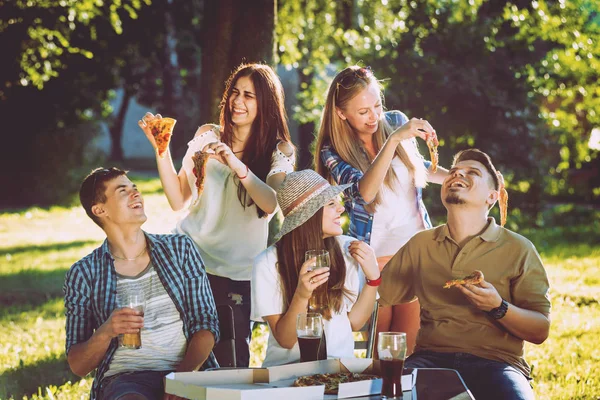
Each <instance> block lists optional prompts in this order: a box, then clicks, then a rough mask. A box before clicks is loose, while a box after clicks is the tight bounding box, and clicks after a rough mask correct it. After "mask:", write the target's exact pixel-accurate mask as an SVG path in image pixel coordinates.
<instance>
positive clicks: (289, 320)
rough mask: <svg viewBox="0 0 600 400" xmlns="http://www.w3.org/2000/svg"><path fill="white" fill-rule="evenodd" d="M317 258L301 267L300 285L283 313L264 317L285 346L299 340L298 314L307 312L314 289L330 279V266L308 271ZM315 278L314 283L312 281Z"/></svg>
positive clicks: (289, 345) (277, 338)
mask: <svg viewBox="0 0 600 400" xmlns="http://www.w3.org/2000/svg"><path fill="white" fill-rule="evenodd" d="M314 265H315V260H314V258H313V259H312V260H308V261H306V262H305V263H304V264H303V265H302V268H300V272H299V277H298V287H297V288H296V291H295V292H294V297H293V298H292V302H291V303H290V306H289V307H288V309H287V310H286V312H285V313H283V314H277V315H268V316H264V317H263V319H264V320H265V321H267V323H268V324H269V329H270V330H271V334H272V335H273V336H274V337H275V340H277V343H279V345H280V346H281V347H283V348H286V349H291V348H292V347H294V345H295V344H296V342H297V341H298V336H297V334H296V319H297V318H298V314H300V313H305V312H306V310H307V308H308V300H309V299H310V297H311V296H312V293H313V291H314V290H315V289H316V288H317V287H319V286H321V285H322V284H324V283H326V282H327V280H328V279H329V268H327V269H325V268H319V269H318V270H316V271H308V269H309V267H311V268H312V267H314ZM311 279H313V283H311Z"/></svg>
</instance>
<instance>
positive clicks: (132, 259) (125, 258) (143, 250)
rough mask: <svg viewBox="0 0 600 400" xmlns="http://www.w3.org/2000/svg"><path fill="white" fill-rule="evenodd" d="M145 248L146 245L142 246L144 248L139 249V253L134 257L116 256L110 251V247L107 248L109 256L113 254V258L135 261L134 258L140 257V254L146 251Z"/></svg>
mask: <svg viewBox="0 0 600 400" xmlns="http://www.w3.org/2000/svg"><path fill="white" fill-rule="evenodd" d="M146 249H147V246H144V248H143V249H142V251H140V254H138V255H137V256H135V257H133V258H127V257H119V256H117V255H115V254H113V252H112V251H110V249H109V250H108V252H109V253H110V255H111V256H113V257H114V258H117V259H119V260H125V261H135V260H137V259H138V258H140V256H141V255H142V254H144V253H145V252H146Z"/></svg>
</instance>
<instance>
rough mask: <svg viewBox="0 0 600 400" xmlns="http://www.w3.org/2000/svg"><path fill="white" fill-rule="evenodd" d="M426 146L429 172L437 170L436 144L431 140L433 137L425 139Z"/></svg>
mask: <svg viewBox="0 0 600 400" xmlns="http://www.w3.org/2000/svg"><path fill="white" fill-rule="evenodd" d="M426 143H427V147H428V148H429V158H430V159H431V172H434V173H435V171H437V167H438V163H439V155H438V151H437V145H436V144H435V142H434V141H433V138H429V139H427V141H426Z"/></svg>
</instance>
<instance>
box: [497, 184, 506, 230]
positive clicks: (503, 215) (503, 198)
mask: <svg viewBox="0 0 600 400" xmlns="http://www.w3.org/2000/svg"><path fill="white" fill-rule="evenodd" d="M498 202H499V207H500V226H504V224H506V215H507V213H508V192H507V191H506V189H505V188H504V186H502V187H501V188H500V196H499V197H498Z"/></svg>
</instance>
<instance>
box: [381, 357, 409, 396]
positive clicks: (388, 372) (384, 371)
mask: <svg viewBox="0 0 600 400" xmlns="http://www.w3.org/2000/svg"><path fill="white" fill-rule="evenodd" d="M379 363H380V364H379V365H380V366H381V376H382V378H383V386H382V387H381V395H382V396H386V397H388V398H394V397H399V398H402V371H403V370H404V360H399V359H388V360H380V361H379Z"/></svg>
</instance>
